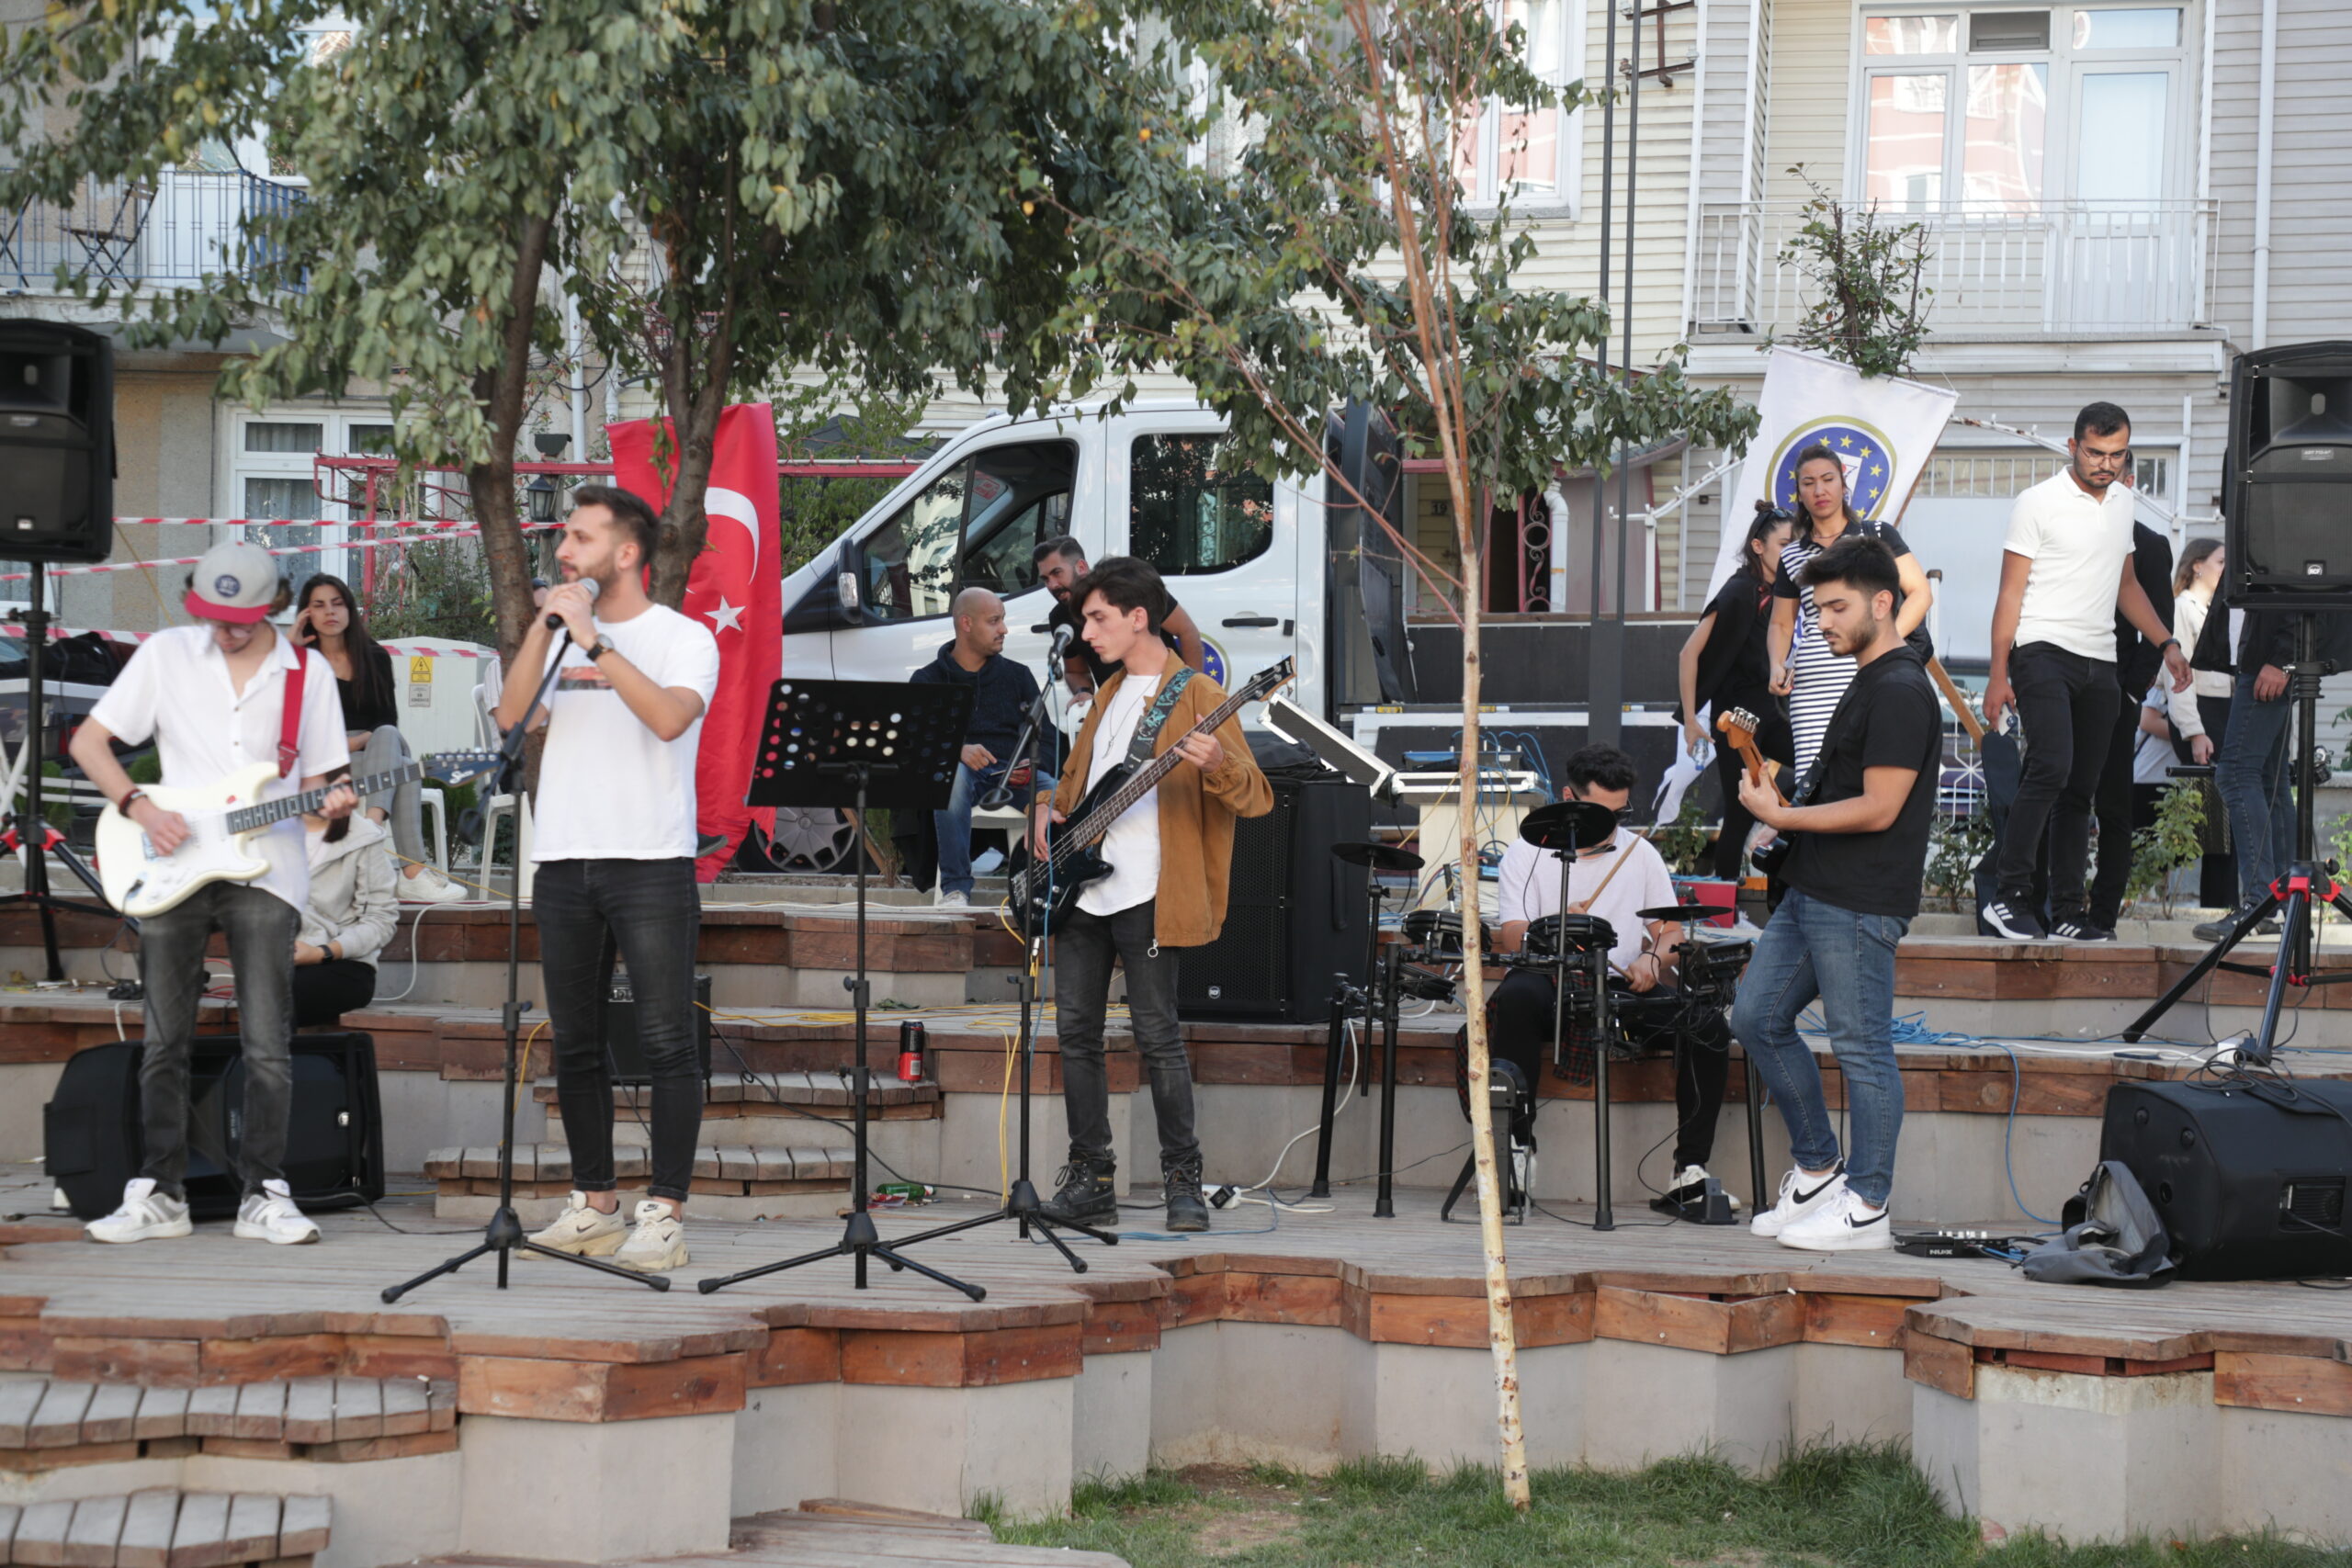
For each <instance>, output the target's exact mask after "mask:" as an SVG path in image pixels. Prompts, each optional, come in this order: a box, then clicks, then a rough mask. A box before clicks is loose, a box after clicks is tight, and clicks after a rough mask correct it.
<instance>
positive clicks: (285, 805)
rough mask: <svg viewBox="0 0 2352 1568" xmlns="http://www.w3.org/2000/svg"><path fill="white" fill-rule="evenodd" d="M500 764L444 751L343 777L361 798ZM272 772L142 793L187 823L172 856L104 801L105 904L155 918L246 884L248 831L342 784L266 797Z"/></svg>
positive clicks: (491, 756) (316, 803) (488, 754)
mask: <svg viewBox="0 0 2352 1568" xmlns="http://www.w3.org/2000/svg"><path fill="white" fill-rule="evenodd" d="M497 766H498V753H496V752H495V751H448V752H442V753H439V754H436V755H435V756H432V757H428V758H426V759H425V760H424V761H422V762H409V763H405V764H403V765H402V766H401V767H398V768H395V769H392V770H391V771H390V772H389V773H370V774H369V775H368V777H366V778H363V779H353V780H350V781H347V782H348V783H349V784H350V785H351V787H352V788H353V789H355V790H356V791H358V792H359V794H360V795H361V796H362V797H365V796H368V795H376V794H379V793H380V792H382V791H384V790H388V789H392V788H395V787H397V786H399V785H401V784H407V783H409V782H410V781H411V780H413V779H421V778H428V777H429V778H434V779H437V780H440V781H441V782H443V783H458V782H461V781H463V780H465V779H469V778H473V777H477V776H479V775H481V774H482V773H489V772H491V771H492V769H494V768H496V767H497ZM277 776H278V773H277V764H276V763H274V762H256V763H254V765H253V766H252V767H250V768H246V769H244V770H243V772H241V773H232V774H230V775H229V776H228V777H227V778H225V779H222V780H220V782H219V783H217V784H210V785H208V786H206V787H204V788H200V789H166V788H164V787H163V786H162V785H156V786H154V787H152V788H150V789H149V790H148V791H147V798H148V799H149V800H152V801H153V802H154V803H155V804H156V805H157V806H159V807H162V808H163V809H164V810H165V811H176V812H178V813H179V814H180V816H181V818H183V819H185V820H186V821H187V839H186V840H183V841H182V842H181V844H180V847H179V848H178V849H176V850H174V851H173V852H171V853H170V854H164V853H161V852H158V851H157V850H156V848H155V845H154V841H153V840H151V839H149V838H148V837H147V829H144V828H141V826H140V825H139V824H138V823H136V822H133V821H132V820H131V819H130V818H128V817H125V816H124V815H123V814H122V813H121V812H120V811H119V810H117V809H116V808H115V807H112V806H109V807H107V808H106V810H105V811H104V812H103V813H101V814H100V816H99V818H98V825H97V840H96V848H97V859H98V867H97V870H98V881H99V882H100V883H101V884H102V885H103V886H105V888H106V890H107V902H108V903H110V904H112V905H113V906H114V907H115V908H118V909H119V910H121V911H122V912H123V913H124V914H126V915H130V916H133V917H141V918H143V917H145V916H148V915H160V914H162V913H163V912H164V910H166V909H168V908H172V907H173V906H174V905H176V904H178V903H180V902H182V901H183V900H185V899H186V898H187V897H188V895H190V894H192V893H194V892H195V891H196V890H197V889H198V888H199V887H202V886H205V885H207V884H208V883H213V882H251V881H252V880H253V879H254V878H255V877H257V876H259V875H260V874H262V873H263V872H265V871H267V870H268V869H269V864H268V863H267V862H266V861H265V860H263V859H262V858H261V856H260V855H258V854H256V853H254V851H253V849H252V848H251V847H250V846H251V843H252V840H253V836H254V834H256V833H259V832H264V831H266V830H267V829H270V828H272V827H274V826H276V825H277V823H280V822H283V821H285V820H286V819H287V818H290V817H300V815H302V814H303V813H304V812H306V811H316V810H317V809H318V808H319V807H320V806H322V804H324V802H325V800H326V797H327V795H328V793H329V792H330V791H332V790H334V789H338V788H340V787H342V782H340V781H339V782H338V783H336V784H326V785H322V787H320V788H318V789H312V790H304V791H302V792H300V794H296V795H279V796H277V797H276V798H273V799H264V798H263V795H262V792H263V791H264V790H265V789H266V788H267V787H268V786H269V784H270V782H271V781H272V780H274V779H276V778H277Z"/></svg>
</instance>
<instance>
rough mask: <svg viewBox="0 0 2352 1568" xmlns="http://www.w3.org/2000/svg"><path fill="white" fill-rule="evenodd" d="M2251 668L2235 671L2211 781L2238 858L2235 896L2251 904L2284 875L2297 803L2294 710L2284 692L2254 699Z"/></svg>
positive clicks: (2292, 844)
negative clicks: (2292, 773)
mask: <svg viewBox="0 0 2352 1568" xmlns="http://www.w3.org/2000/svg"><path fill="white" fill-rule="evenodd" d="M2255 673H2256V672H2255V671H2245V670H2242V671H2239V672H2238V684H2237V690H2236V691H2235V692H2234V693H2233V694H2232V695H2231V697H2230V727H2229V728H2228V730H2226V731H2225V732H2224V733H2223V734H2222V750H2220V752H2219V753H2217V754H2216V755H2215V757H2214V759H2213V764H2214V765H2213V785H2214V787H2215V788H2216V789H2219V790H2220V791H2221V792H2222V806H2223V807H2225V808H2226V809H2227V810H2228V812H2229V814H2230V847H2231V848H2232V849H2233V850H2235V851H2236V852H2237V857H2238V897H2239V899H2240V901H2241V902H2244V903H2249V904H2250V903H2252V902H2254V901H2255V900H2256V899H2257V898H2260V897H2262V896H2263V895H2264V894H2265V893H2267V892H2268V891H2269V889H2270V885H2271V884H2272V883H2273V882H2275V881H2277V880H2278V878H2279V877H2280V876H2281V875H2283V874H2285V872H2286V870H2287V863H2288V861H2289V860H2290V858H2291V857H2292V856H2293V854H2294V852H2295V803H2294V797H2293V795H2291V794H2290V791H2289V789H2288V778H2287V730H2288V728H2289V726H2288V721H2289V720H2290V719H2291V718H2293V717H2294V716H2295V708H2294V705H2293V704H2292V703H2290V702H2289V701H2288V700H2287V696H2286V694H2285V693H2283V692H2282V693H2280V694H2278V696H2277V697H2275V698H2273V699H2272V700H2271V701H2269V702H2267V703H2259V702H2256V701H2255V700H2254V681H2255Z"/></svg>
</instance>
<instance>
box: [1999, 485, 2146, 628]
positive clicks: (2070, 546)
mask: <svg viewBox="0 0 2352 1568" xmlns="http://www.w3.org/2000/svg"><path fill="white" fill-rule="evenodd" d="M2001 547H2002V548H2003V549H2004V550H2007V552H2008V553H2009V554H2011V555H2013V556H2023V557H2025V558H2026V559H2028V560H2030V561H2031V562H2032V563H2033V570H2031V571H2030V572H2029V573H2027V575H2026V580H2025V602H2024V604H2022V605H2021V606H2020V607H2019V609H2018V635H2017V640H2016V642H2015V643H2014V644H2013V646H2015V647H2018V648H2023V647H2024V646H2025V645H2026V644H2028V643H2030V642H2047V643H2052V644H2055V645H2056V646H2057V647H2060V648H2063V649H2065V650H2066V651H2067V652H2069V653H2076V654H2080V655H2081V656H2082V657H2084V658H2085V659H2096V660H2098V661H2099V662H2101V663H2103V664H2112V663H2114V662H2115V596H2116V592H2117V591H2118V589H2119V588H2120V586H2121V584H2122V581H2123V563H2124V562H2125V561H2126V560H2128V559H2130V558H2131V491H2130V490H2129V489H2128V488H2126V487H2125V486H2124V484H2123V483H2122V482H2121V481H2120V480H2118V481H2117V482H2116V483H2114V484H2111V485H2109V486H2108V487H2107V499H2106V500H2104V501H2094V500H2093V499H2091V495H2090V492H2089V491H2086V490H2084V489H2083V487H2082V486H2081V485H2078V484H2076V483H2075V476H2074V472H2073V470H2072V469H2061V470H2060V471H2059V472H2058V473H2056V474H2053V475H2052V476H2051V477H2050V478H2049V479H2044V480H2042V481H2041V483H2040V484H2038V485H2035V486H2033V487H2032V488H2031V489H2030V490H2028V491H2025V492H2024V493H2022V494H2021V495H2019V496H2018V499H2017V504H2016V505H2015V506H2014V507H2012V508H2011V509H2010V511H2009V536H2008V537H2007V539H2006V540H2004V541H2003V542H2002V545H2001Z"/></svg>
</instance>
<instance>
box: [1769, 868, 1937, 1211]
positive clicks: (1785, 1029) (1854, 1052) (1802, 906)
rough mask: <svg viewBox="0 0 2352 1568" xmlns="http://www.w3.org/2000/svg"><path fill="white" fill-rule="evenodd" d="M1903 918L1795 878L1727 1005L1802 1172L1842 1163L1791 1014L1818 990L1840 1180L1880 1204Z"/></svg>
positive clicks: (1888, 1177)
mask: <svg viewBox="0 0 2352 1568" xmlns="http://www.w3.org/2000/svg"><path fill="white" fill-rule="evenodd" d="M1910 925H1911V922H1910V921H1908V920H1905V919H1898V918H1897V917H1895V916H1894V915H1861V914H1856V913H1855V912H1854V911H1853V910H1851V909H1841V908H1838V906H1837V905H1835V904H1825V903H1823V902H1822V901H1821V900H1820V899H1818V898H1814V897H1807V896H1806V895H1805V894H1804V892H1803V891H1801V890H1799V889H1797V888H1794V887H1792V888H1790V889H1789V892H1788V897H1785V898H1783V899H1781V907H1780V908H1779V909H1777V910H1775V911H1774V912H1773V915H1772V920H1771V923H1770V925H1768V926H1766V927H1765V928H1764V934H1763V935H1762V936H1760V937H1758V939H1757V941H1756V954H1755V956H1754V957H1753V958H1751V959H1750V960H1749V961H1748V964H1747V974H1745V975H1743V976H1740V981H1739V998H1738V999H1737V1000H1736V1002H1734V1003H1733V1004H1732V1010H1731V1027H1732V1032H1733V1033H1734V1034H1735V1035H1736V1036H1737V1037H1738V1039H1739V1043H1740V1044H1741V1045H1742V1046H1744V1047H1746V1049H1747V1054H1748V1055H1749V1056H1750V1057H1751V1058H1753V1059H1754V1061H1755V1063H1756V1071H1757V1073H1758V1075H1759V1076H1760V1077H1762V1078H1763V1079H1764V1087H1765V1088H1766V1089H1770V1090H1771V1091H1772V1100H1773V1102H1774V1103H1775V1104H1777V1105H1779V1106H1780V1108H1781V1121H1783V1122H1786V1123H1787V1124H1788V1129H1789V1152H1790V1154H1791V1155H1792V1156H1793V1157H1794V1158H1795V1160H1796V1162H1797V1164H1798V1165H1799V1166H1801V1167H1803V1168H1804V1169H1806V1170H1827V1169H1828V1168H1830V1167H1831V1166H1833V1165H1835V1164H1836V1163H1837V1161H1838V1123H1837V1122H1835V1121H1833V1120H1831V1118H1830V1115H1829V1106H1828V1103H1827V1101H1826V1100H1824V1099H1823V1098H1822V1094H1821V1068H1820V1066H1818V1065H1817V1064H1816V1063H1815V1061H1814V1059H1813V1052H1812V1050H1811V1049H1810V1048H1808V1047H1807V1046H1806V1044H1805V1043H1804V1040H1803V1039H1801V1038H1799V1036H1798V1034H1797V1016H1798V1015H1799V1014H1800V1013H1802V1012H1804V1010H1805V1009H1806V1008H1807V1007H1809V1006H1811V1005H1812V1004H1813V1002H1814V1001H1815V999H1816V998H1817V999H1819V1001H1820V1003H1821V1011H1822V1016H1823V1017H1824V1018H1825V1019H1826V1021H1827V1022H1828V1024H1829V1049H1830V1050H1831V1051H1832V1052H1833V1053H1835V1054H1836V1055H1837V1057H1838V1071H1839V1072H1841V1073H1843V1074H1844V1075H1845V1078H1846V1105H1847V1109H1848V1111H1849V1113H1850V1114H1851V1116H1852V1118H1853V1134H1854V1146H1853V1150H1852V1152H1851V1153H1850V1154H1849V1156H1847V1160H1846V1184H1847V1185H1848V1186H1849V1187H1851V1188H1852V1189H1853V1190H1854V1191H1855V1192H1856V1194H1858V1195H1859V1196H1860V1197H1861V1198H1862V1199H1863V1200H1864V1201H1867V1202H1869V1203H1871V1204H1872V1205H1875V1206H1882V1207H1883V1205H1884V1204H1885V1202H1886V1198H1887V1194H1888V1193H1889V1192H1891V1191H1893V1190H1894V1143H1895V1139H1896V1138H1897V1137H1898V1136H1899V1135H1900V1134H1901V1133H1902V1131H1903V1075H1902V1073H1901V1072H1900V1071H1898V1070H1897V1069H1896V1067H1895V1065H1894V944H1895V943H1896V942H1900V941H1902V940H1903V933H1904V932H1905V931H1907V930H1908V929H1910Z"/></svg>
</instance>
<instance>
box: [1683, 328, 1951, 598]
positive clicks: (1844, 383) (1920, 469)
mask: <svg viewBox="0 0 2352 1568" xmlns="http://www.w3.org/2000/svg"><path fill="white" fill-rule="evenodd" d="M1959 401H1960V394H1958V393H1957V392H1952V391H1947V390H1946V389H1943V388H1941V387H1930V386H1927V385H1925V384H1924V383H1922V382H1918V381H1906V380H1905V379H1903V378H1901V377H1897V376H1868V377H1866V376H1864V375H1863V374H1862V373H1861V372H1860V371H1859V370H1856V369H1855V368H1854V367H1852V366H1850V365H1844V364H1840V363H1839V362H1838V361H1837V360H1835V359H1832V358H1830V357H1829V356H1828V355H1824V354H1815V353H1812V352H1810V351H1808V350H1805V349H1801V348H1785V347H1782V348H1775V349H1773V350H1772V356H1771V359H1770V361H1769V362H1768V363H1767V364H1766V366H1765V368H1764V389H1763V391H1762V392H1760V393H1758V396H1757V399H1756V412H1758V414H1759V415H1761V416H1762V419H1763V423H1761V424H1760V425H1759V426H1758V429H1757V432H1756V438H1755V440H1753V441H1751V442H1749V443H1748V446H1747V457H1746V458H1745V459H1743V460H1742V461H1741V463H1740V465H1739V478H1738V479H1736V481H1734V483H1733V484H1732V486H1731V493H1730V495H1729V496H1728V497H1727V498H1726V499H1725V501H1724V511H1723V537H1722V542H1721V546H1720V547H1719V548H1718V549H1717V550H1716V552H1715V570H1714V572H1713V575H1712V576H1710V577H1709V578H1708V580H1707V596H1708V597H1709V598H1710V599H1712V598H1713V597H1714V593H1715V590H1716V589H1718V588H1721V587H1722V586H1723V585H1724V580H1725V579H1727V578H1729V577H1730V576H1731V574H1732V573H1733V572H1734V571H1735V570H1737V569H1738V566H1739V552H1740V549H1741V547H1743V546H1744V545H1745V544H1746V542H1747V525H1748V522H1749V520H1750V519H1752V518H1753V517H1754V516H1755V515H1756V503H1757V502H1759V501H1763V500H1766V499H1770V500H1772V501H1775V502H1779V503H1780V504H1781V506H1783V507H1785V508H1787V509H1788V510H1789V511H1791V512H1794V511H1796V510H1797V472H1796V459H1797V456H1798V454H1800V453H1802V452H1804V450H1805V449H1806V448H1808V447H1812V446H1827V447H1828V448H1829V449H1830V450H1831V451H1833V452H1835V453H1837V454H1838V462H1839V463H1841V464H1843V465H1844V467H1845V469H1846V494H1847V497H1848V499H1849V501H1850V502H1851V503H1852V505H1853V508H1854V510H1855V511H1856V512H1857V513H1860V515H1862V516H1864V517H1867V518H1871V519H1872V520H1874V521H1876V522H1881V523H1892V522H1894V520H1895V519H1896V518H1897V517H1900V516H1901V515H1903V508H1904V504H1905V502H1908V501H1909V500H1910V499H1911V491H1912V487H1913V486H1915V485H1917V483H1918V482H1919V476H1920V475H1922V474H1924V473H1926V472H1927V471H1928V458H1929V457H1932V456H1933V455H1934V454H1935V450H1936V442H1937V441H1938V440H1939V439H1940V438H1941V437H1942V435H1943V430H1944V425H1945V423H1947V422H1948V421H1950V420H1951V411H1952V409H1953V407H1954V406H1955V405H1956V404H1957V403H1958V402H1959Z"/></svg>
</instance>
